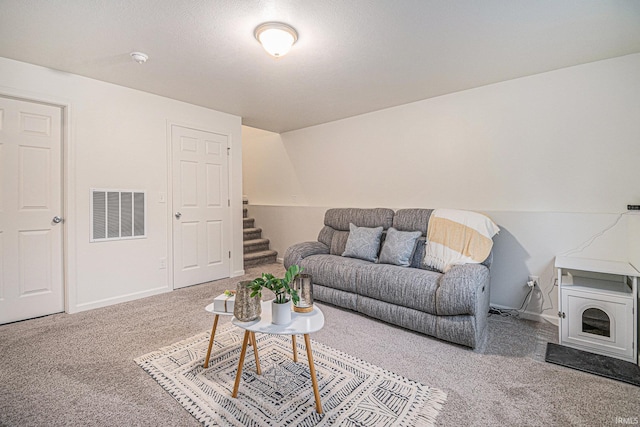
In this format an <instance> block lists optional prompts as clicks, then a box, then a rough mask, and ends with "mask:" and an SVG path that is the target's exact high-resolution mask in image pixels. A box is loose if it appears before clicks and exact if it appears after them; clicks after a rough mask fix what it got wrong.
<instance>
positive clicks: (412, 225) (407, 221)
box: [393, 209, 433, 236]
mask: <svg viewBox="0 0 640 427" xmlns="http://www.w3.org/2000/svg"><path fill="white" fill-rule="evenodd" d="M431 212H433V209H400V210H399V211H398V212H396V214H395V216H394V217H393V228H395V229H396V230H400V231H416V230H420V231H421V232H422V235H423V236H426V235H427V225H428V224H429V217H430V216H431Z"/></svg>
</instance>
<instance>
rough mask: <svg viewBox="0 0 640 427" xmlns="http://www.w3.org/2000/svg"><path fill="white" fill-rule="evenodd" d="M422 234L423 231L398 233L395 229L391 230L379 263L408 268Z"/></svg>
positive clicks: (388, 232) (383, 246)
mask: <svg viewBox="0 0 640 427" xmlns="http://www.w3.org/2000/svg"><path fill="white" fill-rule="evenodd" d="M421 234H422V232H421V231H398V230H396V229H395V228H393V227H391V228H389V230H387V235H386V238H385V241H384V244H383V245H382V250H381V251H380V257H379V259H378V262H379V263H381V264H394V265H399V266H401V267H408V266H409V265H410V264H411V255H413V251H414V250H415V247H416V240H417V239H418V237H420V235H421Z"/></svg>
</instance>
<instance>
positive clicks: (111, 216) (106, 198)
mask: <svg viewBox="0 0 640 427" xmlns="http://www.w3.org/2000/svg"><path fill="white" fill-rule="evenodd" d="M145 199H146V197H145V192H144V191H136V190H105V189H99V188H92V189H91V241H92V242H101V241H105V240H124V239H140V238H144V237H147V236H146V226H145V223H146V221H145V211H146V209H145Z"/></svg>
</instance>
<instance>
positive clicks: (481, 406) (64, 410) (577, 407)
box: [0, 264, 640, 426]
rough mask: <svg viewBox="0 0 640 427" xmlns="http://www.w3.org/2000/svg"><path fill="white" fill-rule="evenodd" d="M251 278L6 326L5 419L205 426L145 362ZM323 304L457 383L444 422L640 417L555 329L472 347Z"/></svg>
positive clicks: (430, 378)
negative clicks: (566, 352)
mask: <svg viewBox="0 0 640 427" xmlns="http://www.w3.org/2000/svg"><path fill="white" fill-rule="evenodd" d="M262 271H269V272H273V273H278V274H282V273H283V272H284V270H283V268H282V266H281V265H279V264H272V265H269V266H266V267H265V266H260V267H256V268H251V269H249V270H248V274H247V276H246V278H247V279H249V278H254V277H257V276H258V275H259V274H260V273H261V272H262ZM241 279H242V278H235V279H227V280H222V281H217V282H213V283H208V284H203V285H198V286H192V287H189V288H185V289H181V290H178V291H174V292H170V293H166V294H163V295H158V296H154V297H150V298H145V299H142V300H138V301H133V302H130V303H124V304H119V305H115V306H111V307H106V308H103V309H97V310H92V311H88V312H83V313H78V314H73V315H68V314H58V315H52V316H47V317H43V318H39V319H33V320H28V321H24V322H19V323H14V324H9V325H2V326H0V361H1V362H0V425H2V426H44V425H47V426H62V425H64V426H73V425H78V426H80V425H82V426H85V425H89V426H92V425H100V426H119V425H131V426H197V425H199V423H198V422H197V421H196V420H195V419H194V418H193V417H192V416H191V415H190V414H189V413H188V412H187V411H185V410H184V409H183V408H182V406H181V405H180V404H179V403H178V402H176V401H175V400H174V399H173V398H172V397H171V396H170V395H169V394H168V393H167V392H165V391H164V390H163V389H162V387H160V386H158V384H157V383H156V382H155V381H154V380H153V379H152V378H151V377H150V376H149V375H147V374H146V373H145V372H144V371H143V370H142V369H140V368H139V367H138V366H137V365H136V363H135V362H134V361H133V359H134V358H136V357H139V356H141V355H143V354H147V353H149V352H151V351H154V350H157V349H158V348H160V347H163V346H167V345H169V344H172V343H174V342H177V341H179V340H181V339H185V338H188V337H190V336H193V335H196V334H198V333H202V332H207V331H209V330H210V329H211V325H212V321H213V319H212V316H211V315H210V314H209V313H207V312H206V311H204V306H205V305H206V304H208V303H210V302H211V301H212V299H213V297H214V296H216V295H218V294H220V293H221V292H222V291H223V290H224V289H227V288H234V287H235V283H236V282H238V281H239V280H241ZM321 306H322V309H323V311H324V314H325V318H326V323H325V327H324V329H322V330H321V331H319V332H317V333H315V334H312V338H313V339H315V340H316V341H319V342H321V343H323V344H326V345H328V346H331V347H334V348H336V349H338V350H341V351H343V352H345V353H348V354H350V355H352V356H355V357H358V358H360V359H363V360H365V361H367V362H370V363H372V364H374V365H377V366H380V367H381V368H384V369H387V370H389V371H392V372H395V373H397V374H399V375H402V376H405V377H407V378H410V379H413V380H415V381H419V382H421V383H424V384H429V385H430V386H432V387H436V388H439V389H441V390H443V391H445V392H446V393H447V401H446V403H445V404H444V407H443V408H442V411H441V412H440V414H439V416H438V418H437V423H438V424H439V425H443V426H454V425H455V426H459V425H478V426H496V425H520V426H522V425H531V426H534V425H539V426H553V425H616V420H619V419H634V418H636V419H637V417H639V416H640V388H638V387H635V386H632V385H629V384H624V383H620V382H617V381H613V380H609V379H606V378H601V377H596V376H593V375H590V374H587V373H584V372H580V371H575V370H572V369H568V368H564V367H562V366H557V365H553V364H549V363H545V362H544V355H545V349H546V342H547V341H552V342H557V339H556V337H557V330H556V328H555V327H554V326H551V325H548V324H543V323H535V322H529V321H524V320H516V319H512V318H503V317H498V316H492V317H491V318H490V321H489V328H490V333H489V337H488V339H487V342H486V343H485V344H484V345H483V346H482V347H481V348H479V349H478V350H476V351H472V350H469V349H467V348H464V347H460V346H457V345H453V344H449V343H446V342H443V341H438V340H435V339H432V338H429V337H426V336H423V335H420V334H417V333H413V332H410V331H406V330H404V329H401V328H397V327H394V326H391V325H388V324H385V323H382V322H378V321H375V320H372V319H370V318H367V317H364V316H361V315H358V314H354V313H351V312H349V311H346V310H342V309H338V308H336V307H332V306H328V305H324V304H321ZM229 319H230V318H229V317H221V318H220V322H221V323H220V324H221V325H222V324H226V323H227V322H229ZM618 424H619V423H618Z"/></svg>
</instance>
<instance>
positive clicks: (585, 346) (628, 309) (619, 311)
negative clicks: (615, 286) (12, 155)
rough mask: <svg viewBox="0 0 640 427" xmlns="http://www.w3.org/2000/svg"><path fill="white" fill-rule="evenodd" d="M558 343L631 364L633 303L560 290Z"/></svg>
mask: <svg viewBox="0 0 640 427" xmlns="http://www.w3.org/2000/svg"><path fill="white" fill-rule="evenodd" d="M561 294H562V308H563V311H564V314H565V317H564V318H563V319H561V322H562V328H561V329H562V337H561V343H562V344H564V345H567V346H569V347H575V348H578V349H581V350H585V351H590V352H592V353H597V354H603V355H605V356H612V357H617V358H619V359H624V360H628V361H631V362H633V361H634V357H633V354H634V352H633V346H634V337H633V330H634V328H633V322H634V318H633V300H632V299H631V298H621V297H616V296H612V295H603V294H594V293H590V292H585V291H582V290H574V289H570V288H569V289H567V288H563V289H562V290H561Z"/></svg>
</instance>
